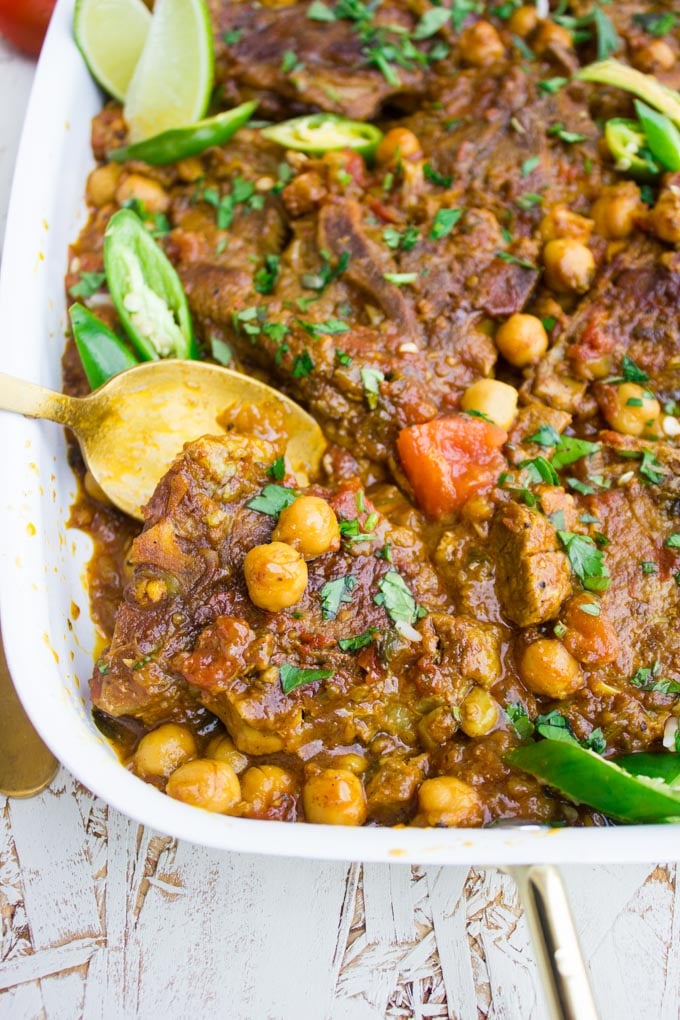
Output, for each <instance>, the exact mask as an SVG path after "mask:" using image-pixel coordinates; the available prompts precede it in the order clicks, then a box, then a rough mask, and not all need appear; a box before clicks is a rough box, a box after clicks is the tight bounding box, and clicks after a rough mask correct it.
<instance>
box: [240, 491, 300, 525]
mask: <svg viewBox="0 0 680 1020" xmlns="http://www.w3.org/2000/svg"><path fill="white" fill-rule="evenodd" d="M298 496H299V493H298V492H296V490H295V489H288V488H286V486H285V485H274V484H272V485H265V487H264V489H263V490H262V492H261V493H260V495H259V496H255V497H254V498H253V499H251V500H250V502H249V503H247V504H246V505H247V506H248V507H249V508H250V509H251V510H257V512H258V513H260V514H268V515H269V516H270V517H278V516H279V514H280V513H281V511H282V510H285V508H286V507H287V506H290V505H291V503H294V502H295V500H296V499H297V498H298Z"/></svg>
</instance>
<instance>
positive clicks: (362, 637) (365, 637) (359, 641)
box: [338, 627, 380, 652]
mask: <svg viewBox="0 0 680 1020" xmlns="http://www.w3.org/2000/svg"><path fill="white" fill-rule="evenodd" d="M379 633H380V632H379V630H378V628H377V627H369V628H368V630H365V631H364V632H363V634H357V636H356V637H352V638H340V640H339V641H338V648H339V649H340V651H342V652H358V651H359V650H360V649H361V648H367V647H368V645H370V644H373V642H374V641H375V639H376V637H377V635H378V634H379Z"/></svg>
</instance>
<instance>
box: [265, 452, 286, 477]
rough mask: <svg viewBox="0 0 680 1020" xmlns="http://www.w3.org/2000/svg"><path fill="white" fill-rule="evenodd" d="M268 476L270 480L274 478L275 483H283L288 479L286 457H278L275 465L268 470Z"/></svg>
mask: <svg viewBox="0 0 680 1020" xmlns="http://www.w3.org/2000/svg"><path fill="white" fill-rule="evenodd" d="M267 474H268V475H269V477H270V478H273V479H274V481H275V482H282V481H283V479H284V478H285V477H286V459H285V457H283V456H281V457H277V458H276V460H275V461H274V463H273V464H271V465H270V466H269V467H268V468H267Z"/></svg>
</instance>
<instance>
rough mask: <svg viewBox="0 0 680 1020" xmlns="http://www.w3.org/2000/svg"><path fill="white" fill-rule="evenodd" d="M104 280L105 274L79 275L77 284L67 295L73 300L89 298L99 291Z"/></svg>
mask: <svg viewBox="0 0 680 1020" xmlns="http://www.w3.org/2000/svg"><path fill="white" fill-rule="evenodd" d="M105 280H106V273H87V272H85V273H81V274H80V280H79V281H78V283H74V284H73V286H72V287H70V288H69V294H70V295H71V297H74V298H84V299H85V298H89V297H92V295H93V294H96V292H97V291H98V290H99V288H100V287H101V285H102V284H103V283H104V281H105Z"/></svg>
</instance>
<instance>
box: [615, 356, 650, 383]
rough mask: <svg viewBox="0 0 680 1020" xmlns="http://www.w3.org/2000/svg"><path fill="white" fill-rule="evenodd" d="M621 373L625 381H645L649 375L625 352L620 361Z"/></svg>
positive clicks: (647, 380)
mask: <svg viewBox="0 0 680 1020" xmlns="http://www.w3.org/2000/svg"><path fill="white" fill-rule="evenodd" d="M621 375H622V376H623V379H624V381H625V382H636V383H646V382H649V376H648V375H647V373H646V372H644V371H643V370H642V369H641V368H639V367H638V365H636V364H635V362H634V361H633V359H632V358H629V357H628V355H627V354H624V356H623V359H622V361H621Z"/></svg>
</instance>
